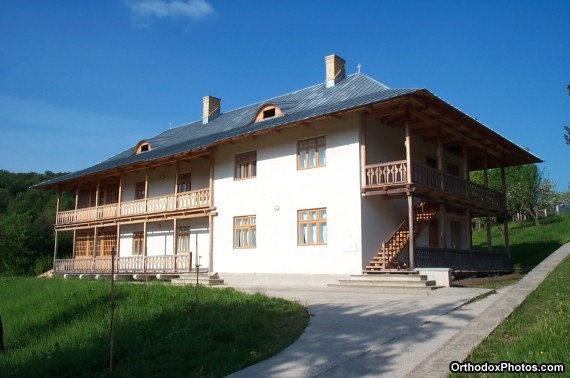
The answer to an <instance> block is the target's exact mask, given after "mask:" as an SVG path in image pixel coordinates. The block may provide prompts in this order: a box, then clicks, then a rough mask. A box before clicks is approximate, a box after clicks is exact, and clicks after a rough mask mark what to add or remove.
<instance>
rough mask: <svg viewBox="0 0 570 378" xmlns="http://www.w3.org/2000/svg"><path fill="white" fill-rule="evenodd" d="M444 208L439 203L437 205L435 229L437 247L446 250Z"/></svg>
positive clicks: (442, 204)
mask: <svg viewBox="0 0 570 378" xmlns="http://www.w3.org/2000/svg"><path fill="white" fill-rule="evenodd" d="M445 212H446V208H445V203H441V204H440V205H439V216H438V218H437V220H438V225H437V228H438V229H439V230H438V231H439V246H440V248H443V249H447V232H446V227H445V226H446V221H447V217H446V214H445Z"/></svg>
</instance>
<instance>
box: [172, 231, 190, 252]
mask: <svg viewBox="0 0 570 378" xmlns="http://www.w3.org/2000/svg"><path fill="white" fill-rule="evenodd" d="M182 246H187V247H188V248H186V250H183V249H184V248H181V247H182ZM190 252H192V250H191V249H190V226H178V227H177V229H176V254H179V253H190Z"/></svg>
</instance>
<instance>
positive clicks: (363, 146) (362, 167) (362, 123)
mask: <svg viewBox="0 0 570 378" xmlns="http://www.w3.org/2000/svg"><path fill="white" fill-rule="evenodd" d="M366 164H367V162H366V119H365V118H364V115H363V114H361V115H360V188H361V189H364V188H365V187H366Z"/></svg>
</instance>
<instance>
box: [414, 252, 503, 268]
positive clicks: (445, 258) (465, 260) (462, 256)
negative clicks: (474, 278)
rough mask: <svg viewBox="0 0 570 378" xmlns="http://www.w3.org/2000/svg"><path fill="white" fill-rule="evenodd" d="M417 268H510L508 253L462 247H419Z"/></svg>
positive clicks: (416, 254)
mask: <svg viewBox="0 0 570 378" xmlns="http://www.w3.org/2000/svg"><path fill="white" fill-rule="evenodd" d="M415 262H416V267H417V268H451V269H454V270H468V271H494V270H510V269H511V266H510V261H509V256H508V255H507V254H506V253H504V252H503V253H493V254H491V253H490V252H488V251H471V250H462V249H443V248H424V247H417V248H416V252H415Z"/></svg>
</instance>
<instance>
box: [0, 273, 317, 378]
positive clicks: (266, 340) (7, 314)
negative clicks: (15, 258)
mask: <svg viewBox="0 0 570 378" xmlns="http://www.w3.org/2000/svg"><path fill="white" fill-rule="evenodd" d="M109 292H110V283H109V281H107V282H101V281H94V282H88V281H65V280H62V279H31V278H30V279H23V278H19V279H1V280H0V316H1V317H2V321H3V323H4V343H5V346H6V352H5V353H3V354H0V376H2V377H98V376H111V374H110V373H109V371H108V366H109V359H108V356H109V349H108V348H109V345H108V339H109V320H110V315H109V314H110V309H109V303H110V294H109ZM307 322H308V314H307V312H306V310H305V308H304V307H303V306H301V305H300V304H297V303H292V302H288V301H286V300H283V299H277V298H270V297H266V296H264V295H260V294H257V295H247V294H244V293H241V292H238V291H235V290H233V289H212V288H208V287H201V288H200V306H199V311H198V312H196V308H195V287H191V286H188V287H172V286H167V285H162V284H149V285H148V286H147V287H146V288H145V285H137V284H125V283H122V284H117V285H116V310H115V337H114V351H115V353H114V355H115V358H114V366H115V371H114V373H113V374H112V376H120V377H130V376H133V377H149V376H164V377H182V376H184V377H196V376H197V377H219V376H224V375H227V374H229V373H231V372H234V371H237V370H239V369H242V368H244V367H246V366H249V365H252V364H254V363H256V362H258V361H261V360H263V359H266V358H267V357H269V356H271V355H273V354H275V353H277V352H279V351H280V350H282V349H284V348H285V347H286V346H288V345H289V344H291V343H292V342H293V341H294V340H296V339H297V338H298V337H299V336H300V334H301V333H302V332H303V330H304V329H305V327H306V325H307Z"/></svg>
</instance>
